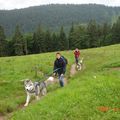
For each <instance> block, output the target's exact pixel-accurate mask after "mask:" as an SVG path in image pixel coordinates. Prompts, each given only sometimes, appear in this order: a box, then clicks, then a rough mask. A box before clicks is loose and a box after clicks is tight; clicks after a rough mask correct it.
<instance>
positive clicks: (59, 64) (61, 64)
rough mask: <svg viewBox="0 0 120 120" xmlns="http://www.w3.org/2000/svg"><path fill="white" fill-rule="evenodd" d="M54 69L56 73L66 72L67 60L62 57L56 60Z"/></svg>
mask: <svg viewBox="0 0 120 120" xmlns="http://www.w3.org/2000/svg"><path fill="white" fill-rule="evenodd" d="M57 69H58V70H57ZM55 70H57V71H55ZM54 71H55V73H58V74H59V75H61V74H65V72H66V63H65V61H64V59H63V58H62V57H61V58H60V59H56V60H55V62H54Z"/></svg>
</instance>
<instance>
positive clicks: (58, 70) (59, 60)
mask: <svg viewBox="0 0 120 120" xmlns="http://www.w3.org/2000/svg"><path fill="white" fill-rule="evenodd" d="M66 65H67V59H66V58H64V57H63V56H61V54H60V53H56V60H55V62H54V75H56V74H58V78H59V83H60V86H61V87H64V74H65V72H66Z"/></svg>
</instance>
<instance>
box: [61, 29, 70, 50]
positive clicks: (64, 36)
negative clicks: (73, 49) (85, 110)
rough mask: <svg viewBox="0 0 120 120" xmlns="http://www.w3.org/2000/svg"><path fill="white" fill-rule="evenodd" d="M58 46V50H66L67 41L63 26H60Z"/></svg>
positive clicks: (67, 46)
mask: <svg viewBox="0 0 120 120" xmlns="http://www.w3.org/2000/svg"><path fill="white" fill-rule="evenodd" d="M59 47H60V50H68V48H69V42H68V39H67V37H66V34H65V32H64V28H63V27H61V29H60V35H59Z"/></svg>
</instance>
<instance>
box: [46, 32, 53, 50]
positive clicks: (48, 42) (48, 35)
mask: <svg viewBox="0 0 120 120" xmlns="http://www.w3.org/2000/svg"><path fill="white" fill-rule="evenodd" d="M52 49H53V48H52V39H51V33H50V31H49V30H47V31H46V33H45V51H47V52H50V51H52Z"/></svg>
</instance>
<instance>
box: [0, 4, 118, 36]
mask: <svg viewBox="0 0 120 120" xmlns="http://www.w3.org/2000/svg"><path fill="white" fill-rule="evenodd" d="M118 15H120V7H107V6H104V5H96V4H85V5H73V4H68V5H58V4H54V5H43V6H36V7H29V8H25V9H16V10H9V11H8V10H0V25H2V26H3V27H4V28H5V31H6V34H7V35H10V34H11V33H12V32H13V31H14V28H15V26H16V25H17V24H19V25H20V26H21V27H22V29H23V32H31V31H34V29H35V28H36V27H37V26H38V25H39V24H40V25H42V26H43V27H45V28H48V27H49V28H50V29H53V30H56V29H57V28H58V27H60V26H62V25H63V26H70V25H71V23H72V22H73V23H74V24H81V23H82V24H86V23H88V21H89V20H91V19H95V20H96V21H97V22H99V23H103V22H109V23H111V22H112V21H113V20H114V19H115V18H116V17H117V16H118Z"/></svg>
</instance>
